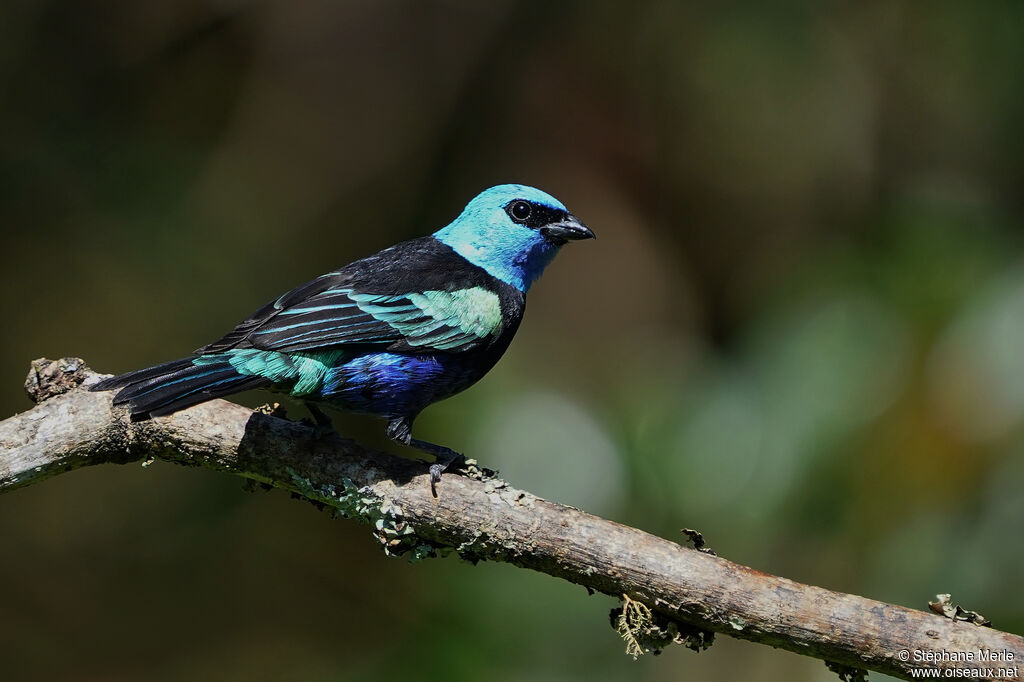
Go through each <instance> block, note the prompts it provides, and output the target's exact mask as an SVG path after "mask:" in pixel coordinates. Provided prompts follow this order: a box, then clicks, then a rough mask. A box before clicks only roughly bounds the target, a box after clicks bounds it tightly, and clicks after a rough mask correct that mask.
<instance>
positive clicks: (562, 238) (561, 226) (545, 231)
mask: <svg viewBox="0 0 1024 682" xmlns="http://www.w3.org/2000/svg"><path fill="white" fill-rule="evenodd" d="M540 233H541V234H542V235H544V236H545V237H547V238H548V239H550V240H551V241H553V242H555V243H558V244H564V243H566V242H568V241H575V240H577V239H596V238H597V235H595V234H594V233H593V232H591V231H590V228H589V227H587V226H586V225H584V224H583V223H581V222H580V220H579V218H577V217H576V216H574V215H572V214H571V213H570V214H569V215H567V216H566V217H565V219H564V220H559V221H558V222H557V223H549V224H548V225H545V226H544V227H542V228H540Z"/></svg>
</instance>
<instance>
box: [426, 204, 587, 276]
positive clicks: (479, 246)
mask: <svg viewBox="0 0 1024 682" xmlns="http://www.w3.org/2000/svg"><path fill="white" fill-rule="evenodd" d="M434 237H436V238H437V239H438V240H440V241H441V242H444V243H445V244H447V245H448V246H450V247H452V249H454V250H455V252H456V253H458V254H459V255H461V256H462V257H463V258H465V259H466V260H468V261H469V262H470V263H473V264H474V265H477V266H479V267H481V268H483V269H484V270H486V271H487V272H489V273H490V274H491V275H493V276H494V277H496V278H498V279H500V280H501V281H503V282H506V283H507V284H511V285H512V286H514V287H516V288H517V289H519V290H520V291H526V290H527V289H529V288H530V285H531V284H532V283H533V282H534V280H536V279H537V278H538V277H540V273H541V272H543V270H544V267H545V266H546V265H547V264H548V263H550V262H551V259H552V258H554V256H555V254H556V253H557V252H558V249H559V248H560V247H562V246H563V245H565V244H566V243H567V242H570V241H574V240H577V239H593V238H594V233H593V232H591V231H590V228H588V227H587V226H586V225H584V224H583V223H581V222H580V221H579V219H577V218H576V217H575V216H574V215H572V214H571V213H569V211H568V210H567V209H566V208H565V206H563V205H562V202H560V201H559V200H558V199H555V198H554V197H553V196H551V195H550V194H547V193H545V192H542V191H540V190H539V189H534V188H533V187H527V186H526V185H497V186H496V187H491V188H490V189H486V190H484V191H483V192H481V193H480V194H478V195H476V197H474V198H473V200H472V201H470V202H469V203H468V204H467V205H466V208H465V209H463V211H462V213H461V214H460V215H459V217H458V218H456V219H455V220H454V221H453V222H452V223H451V224H449V225H448V226H447V227H445V228H442V229H441V230H439V231H437V232H435V233H434Z"/></svg>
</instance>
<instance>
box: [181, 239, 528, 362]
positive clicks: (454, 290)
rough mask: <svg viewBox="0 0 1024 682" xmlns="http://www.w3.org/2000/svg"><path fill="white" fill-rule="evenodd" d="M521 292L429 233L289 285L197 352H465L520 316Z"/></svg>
mask: <svg viewBox="0 0 1024 682" xmlns="http://www.w3.org/2000/svg"><path fill="white" fill-rule="evenodd" d="M510 290H511V291H510ZM522 300H523V298H522V294H521V293H520V292H518V290H515V289H514V288H513V287H510V286H508V285H505V284H504V283H502V282H499V281H498V280H496V279H494V278H493V277H491V276H490V275H488V274H487V273H486V272H485V271H483V270H482V269H480V268H478V267H477V266H475V265H472V264H471V263H469V262H468V261H466V260H465V259H463V258H462V257H461V256H459V255H458V254H456V253H455V252H454V251H453V250H452V249H451V248H449V247H448V246H446V245H445V244H442V243H441V242H439V241H437V240H436V239H434V238H433V237H423V238H420V239H414V240H411V241H408V242H403V243H402V244H398V245H396V246H393V247H391V248H390V249H385V250H384V251H381V252H380V253H378V254H375V255H373V256H370V257H368V258H365V259H362V260H359V261H356V262H354V263H351V264H349V265H347V266H345V267H343V268H341V269H339V270H336V271H334V272H330V273H327V274H326V275H323V276H321V277H318V278H317V279H315V280H313V281H311V282H307V283H306V284H303V285H302V286H299V287H297V288H295V289H293V290H292V291H289V292H288V293H286V294H284V295H283V296H281V297H279V298H278V299H276V300H275V301H272V302H271V303H268V304H267V305H265V306H263V307H262V308H260V309H259V310H257V311H256V312H255V313H254V314H253V315H251V316H250V317H249V318H248V319H246V320H245V321H244V322H242V323H241V324H239V325H238V326H237V327H235V329H233V330H232V331H231V332H229V333H228V334H227V335H225V336H224V337H223V338H222V339H220V340H218V341H216V342H214V343H211V344H209V345H207V346H204V347H203V348H200V349H199V350H198V351H196V352H197V353H216V352H221V351H225V350H229V349H232V348H259V349H262V350H277V351H286V352H292V351H301V350H312V349H318V348H324V347H327V346H339V345H362V346H366V345H371V346H378V347H382V348H385V349H387V350H395V351H409V350H417V349H418V350H434V351H447V352H461V351H466V350H470V349H473V348H477V347H479V346H481V345H484V344H487V343H489V342H490V341H492V340H493V339H494V338H496V337H497V336H499V335H500V333H501V331H502V330H503V329H505V328H507V326H508V324H509V322H511V321H512V319H513V318H515V321H516V322H518V316H519V315H521V314H522Z"/></svg>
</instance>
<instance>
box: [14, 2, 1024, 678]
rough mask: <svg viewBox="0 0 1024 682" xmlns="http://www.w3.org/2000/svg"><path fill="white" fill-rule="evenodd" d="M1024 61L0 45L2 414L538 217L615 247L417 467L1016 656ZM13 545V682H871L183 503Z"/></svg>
mask: <svg viewBox="0 0 1024 682" xmlns="http://www.w3.org/2000/svg"><path fill="white" fill-rule="evenodd" d="M1022 33H1024V5H1021V4H1020V3H1012V2H1005V3H1000V2H986V3H981V2H976V3H965V2H954V1H949V2H942V1H938V0H937V1H933V2H928V3H909V2H906V3H904V2H888V3H877V4H876V3H841V2H789V3H764V4H749V5H744V4H740V3H714V4H713V6H710V5H709V4H708V3H692V4H685V3H672V2H651V1H643V2H563V3H550V2H511V1H505V2H490V3H469V2H437V3H423V2H413V1H405V2H389V3H371V2H339V1H337V0H316V1H307V2H301V3H299V2H297V3H289V2H284V1H280V0H279V1H270V0H268V1H264V2H249V1H246V0H219V1H212V0H211V1H208V2H198V1H196V2H169V1H152V0H148V1H147V2H137V3H127V2H113V1H110V2H100V1H94V2H75V3H71V2H63V3H60V2H29V1H20V0H12V1H9V2H5V3H3V4H2V5H0V230H2V240H3V241H2V242H0V281H2V284H3V292H4V296H3V297H2V299H0V300H2V302H0V305H2V308H0V313H2V319H3V321H4V329H5V332H6V333H4V334H3V335H2V336H0V358H2V363H0V387H2V390H0V407H2V414H5V415H6V414H11V413H14V412H16V411H20V410H24V409H27V408H28V407H29V402H28V401H27V399H26V398H25V396H24V395H23V393H22V392H21V390H20V388H19V386H20V384H21V382H22V379H23V377H24V375H25V373H26V371H27V369H28V364H29V361H30V360H32V359H33V358H36V357H40V356H48V357H59V356H63V355H78V356H81V357H84V358H85V359H86V360H87V361H88V362H89V363H90V364H91V365H92V366H93V367H95V368H96V369H98V370H100V371H107V372H120V371H126V370H129V369H134V368H138V367H141V366H144V365H149V364H155V363H157V362H161V361H165V360H168V359H172V358H174V357H178V356H180V355H183V354H186V353H187V352H189V351H191V350H192V349H193V348H195V347H197V346H199V345H202V344H203V343H206V342H209V341H211V340H213V339H214V338H216V337H218V336H219V335H221V334H222V333H223V332H225V331H226V330H227V329H229V328H230V327H231V326H233V325H234V324H235V323H236V322H237V321H239V320H240V319H242V318H243V317H245V316H246V315H248V314H249V313H250V312H252V311H253V310H254V309H255V308H257V307H258V306H259V305H261V304H263V303H264V302H265V301H266V300H268V299H271V298H274V297H276V296H277V295H278V294H279V293H281V292H283V291H285V290H287V289H288V288H290V287H292V286H294V285H296V284H298V283H300V282H302V281H305V280H307V279H310V278H312V277H314V276H316V275H318V274H320V273H322V272H325V271H327V270H330V269H332V268H334V267H337V266H339V265H341V264H344V263H346V262H348V261H349V260H351V259H354V258H356V257H359V256H363V255H367V254H369V253H372V252H373V251H376V250H378V249H380V248H382V247H385V246H388V245H390V244H392V243H394V242H396V241H398V240H401V239H405V238H409V237H413V236H416V235H420V234H425V233H428V232H431V231H433V230H434V229H436V228H438V227H440V226H442V225H444V224H445V223H446V222H447V221H448V220H450V219H451V218H453V217H454V216H455V215H456V214H457V213H458V212H459V211H460V210H461V207H462V206H463V205H464V204H465V202H466V201H467V200H468V199H469V198H470V197H471V196H473V195H474V194H475V193H476V192H478V191H480V190H481V189H483V188H485V187H487V186H489V185H492V184H496V183H499V182H524V183H528V184H533V185H536V186H539V187H541V188H544V189H546V190H547V191H549V192H551V193H552V194H554V195H555V196H557V197H559V198H560V199H562V200H563V201H564V202H565V203H566V204H567V205H568V206H569V207H570V209H571V210H573V211H574V212H575V213H577V214H578V215H579V216H581V217H582V218H583V219H584V220H585V221H586V222H587V223H588V224H589V225H590V226H591V227H592V228H593V229H594V231H595V232H597V234H598V236H599V239H598V240H597V241H596V242H586V243H582V244H574V245H571V246H570V247H569V248H567V249H566V250H565V252H564V253H563V254H562V255H561V256H560V257H559V258H558V259H557V261H556V262H555V263H554V264H553V266H552V267H551V269H550V270H549V272H548V273H547V274H546V275H545V276H544V278H543V279H542V280H541V281H540V282H539V283H538V284H537V285H536V286H535V287H534V289H533V290H532V292H531V294H530V310H529V312H528V314H527V317H526V320H525V323H524V325H523V328H522V329H521V331H520V333H519V336H518V338H517V340H516V342H515V343H514V344H513V345H512V348H511V350H510V352H509V353H508V355H507V356H506V357H505V358H504V359H503V360H502V362H501V363H500V364H499V366H498V367H497V368H496V369H495V370H494V371H493V372H492V373H491V374H490V375H489V376H488V377H487V378H486V379H485V380H484V381H483V382H481V383H480V384H479V385H478V386H476V387H474V388H472V389H471V390H469V391H468V392H466V393H465V394H463V395H461V396H458V397H456V398H454V399H452V400H449V401H447V402H445V403H442V404H440V405H437V406H435V407H433V408H431V409H429V410H427V412H426V413H425V414H424V416H423V417H422V418H421V420H420V422H419V423H418V429H419V434H420V435H421V437H426V438H430V439H433V440H437V441H440V442H443V443H446V444H448V445H451V446H453V447H456V448H458V449H461V450H464V451H466V452H467V453H469V454H470V455H471V456H475V457H477V458H478V459H479V460H481V461H482V462H483V463H485V464H487V465H489V466H493V467H496V468H498V469H500V470H501V472H502V474H503V475H504V476H505V477H507V478H508V479H509V481H511V482H512V483H513V484H515V485H518V486H521V487H525V488H527V489H529V490H531V491H533V492H535V493H537V494H539V495H541V496H544V497H548V498H551V499H554V500H558V501H561V502H565V503H569V504H573V505H576V506H579V507H582V508H584V509H587V510H588V511H592V512H594V513H597V514H601V515H604V516H607V517H609V518H612V519H615V520H618V521H621V522H624V523H628V524H632V525H636V526H639V527H641V528H644V529H646V530H650V531H652V532H655V533H658V534H660V535H663V536H665V537H668V538H672V539H681V536H680V534H679V529H680V528H681V527H683V526H688V527H694V528H698V529H700V530H702V531H703V532H704V534H705V536H706V537H707V538H708V540H709V542H710V543H711V545H712V546H713V547H714V548H715V549H717V550H718V551H719V552H720V553H721V554H723V555H724V556H726V557H728V558H730V559H733V560H736V561H739V562H741V563H744V564H749V565H752V566H756V567H758V568H760V569H763V570H766V571H769V572H772V573H778V574H782V575H785V576H787V577H790V578H793V579H796V580H800V581H805V582H810V583H814V584H817V585H822V586H825V587H828V588H832V589H836V590H841V591H847V592H855V593H858V594H862V595H865V596H868V597H873V598H876V599H881V600H887V601H893V602H895V603H899V604H904V605H909V606H914V607H917V608H925V606H926V602H927V601H928V600H929V598H932V597H933V595H934V594H935V593H936V592H952V593H953V597H954V600H955V601H957V602H959V603H962V604H964V605H965V606H966V607H967V608H970V609H976V610H979V611H981V612H982V613H983V614H984V615H985V616H987V617H989V618H991V619H992V620H993V621H994V623H995V625H996V626H997V627H999V628H1001V629H1005V630H1010V631H1016V632H1021V631H1022V630H1024V593H1022V592H1021V590H1020V589H1019V588H1020V566H1021V565H1022V563H1024V539H1022V533H1021V526H1022V521H1024V458H1022V449H1024V355H1022V354H1021V352H1020V349H1021V347H1022V343H1024V259H1022V257H1021V253H1022V249H1024V233H1022V229H1021V228H1022V226H1024V202H1022V196H1024V195H1022V193H1021V189H1022V181H1024V138H1022V136H1021V129H1022V128H1021V121H1022V119H1024V89H1022V85H1024V82H1022V81H1024V69H1022V66H1024V41H1022V40H1021V35H1022ZM266 399H267V397H266V396H265V395H255V394H254V395H248V396H242V397H241V398H240V400H242V401H243V402H247V404H250V405H258V404H260V403H261V402H264V401H265V400H266ZM293 412H295V413H296V414H297V415H301V414H303V413H302V412H301V409H300V408H294V409H293ZM339 423H340V424H341V425H342V428H343V429H344V430H345V431H346V433H348V434H349V435H357V436H358V437H360V438H361V439H363V440H366V441H367V442H369V443H377V442H379V440H380V437H379V431H380V425H379V424H377V423H375V422H373V421H372V420H366V419H358V418H351V417H349V418H345V419H341V420H339ZM0 537H2V543H3V550H2V555H0V581H2V582H3V584H4V585H5V588H4V590H3V598H2V599H0V661H2V664H0V665H2V669H3V677H4V678H5V679H18V680H21V679H39V680H57V679H60V680H139V679H146V680H158V681H159V680H186V679H216V680H280V679H288V680H342V679H367V680H371V679H393V678H394V677H395V676H405V677H410V678H421V677H422V678H433V679H445V680H478V679H494V680H523V679H529V680H562V679H580V678H583V677H586V678H587V679H590V680H595V681H596V680H617V679H623V678H626V677H629V678H637V679H645V680H676V679H684V678H685V679H744V680H745V679H755V678H756V679H777V680H798V681H799V680H830V679H835V678H834V676H832V675H831V674H830V673H828V672H827V671H826V670H825V666H824V665H823V664H822V663H821V662H820V661H816V660H813V659H807V658H801V657H799V656H796V655H793V654H789V653H784V652H778V651H774V650H772V649H769V648H766V647H760V646H755V645H751V644H747V643H743V642H737V641H735V640H731V639H728V638H720V639H719V641H718V642H717V643H716V644H715V645H714V646H713V647H712V648H711V649H710V650H709V651H707V652H705V653H702V654H700V655H696V654H693V653H691V652H689V651H685V650H682V649H679V648H677V649H675V650H670V651H668V652H667V653H666V654H665V655H663V656H660V657H657V658H655V657H645V658H643V659H641V660H640V661H638V662H633V661H632V660H630V659H629V658H627V657H626V656H625V655H624V653H623V644H622V642H621V641H620V640H619V639H618V637H617V635H616V634H615V633H614V632H613V631H612V629H611V628H610V627H609V626H608V621H607V613H608V610H609V609H610V608H611V607H612V606H613V605H614V603H613V600H611V599H608V598H607V597H602V596H593V597H588V596H587V595H586V593H585V592H584V590H583V589H582V588H579V587H575V586H572V585H569V584H567V583H562V582H559V581H557V580H555V579H553V578H550V577H547V576H543V575H539V574H534V573H530V572H527V571H523V570H519V569H515V568H511V567H508V566H504V565H493V564H481V565H479V566H476V567H473V566H470V565H468V564H465V563H463V562H460V561H458V560H457V559H454V558H449V559H445V560H432V561H427V562H424V563H421V564H415V565H411V564H408V563H406V562H405V561H403V560H394V559H387V558H385V557H384V556H383V555H382V553H381V552H380V551H379V550H378V549H377V543H376V542H375V541H374V540H373V538H372V537H371V534H370V531H369V530H368V529H367V528H366V527H362V526H358V525H355V524H353V523H350V522H345V521H335V520H331V519H330V518H328V516H327V515H325V514H320V513H317V512H316V511H315V510H314V509H313V508H312V507H310V506H309V505H307V504H301V503H298V502H294V501H290V500H289V499H288V498H287V496H286V495H284V494H282V493H279V492H273V493H267V494H250V493H246V492H243V491H242V489H241V484H240V482H239V481H238V480H236V479H232V478H229V477H225V476H219V475H214V474H209V473H202V472H198V471H189V470H184V469H179V468H177V467H174V466H170V465H165V464H161V463H156V464H154V465H153V466H151V467H148V468H145V469H143V468H141V467H139V466H134V465H133V466H125V467H113V466H111V467H102V468H96V469H92V470H82V471H77V472H74V473H72V474H69V475H66V476H60V477H58V478H56V479H53V480H51V481H47V482H45V483H44V484H42V485H40V486H34V487H30V488H27V489H23V490H19V491H17V492H15V493H12V494H9V495H5V496H3V497H2V498H0ZM876 677H879V676H876V675H874V674H873V675H872V679H875V678H876Z"/></svg>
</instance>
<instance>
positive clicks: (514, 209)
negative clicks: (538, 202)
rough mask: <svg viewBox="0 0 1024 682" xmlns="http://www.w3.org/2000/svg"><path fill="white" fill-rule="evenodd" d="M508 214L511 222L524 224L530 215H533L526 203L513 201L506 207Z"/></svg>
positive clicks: (531, 208)
mask: <svg viewBox="0 0 1024 682" xmlns="http://www.w3.org/2000/svg"><path fill="white" fill-rule="evenodd" d="M507 210H508V214H509V215H510V216H512V220H514V221H516V222H517V223H524V222H526V221H527V220H529V218H530V214H531V213H533V207H532V206H530V203H529V202H528V201H513V202H512V203H511V204H509V205H508V209H507Z"/></svg>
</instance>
